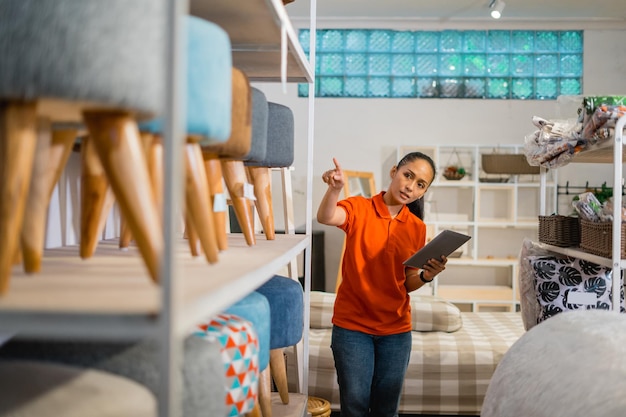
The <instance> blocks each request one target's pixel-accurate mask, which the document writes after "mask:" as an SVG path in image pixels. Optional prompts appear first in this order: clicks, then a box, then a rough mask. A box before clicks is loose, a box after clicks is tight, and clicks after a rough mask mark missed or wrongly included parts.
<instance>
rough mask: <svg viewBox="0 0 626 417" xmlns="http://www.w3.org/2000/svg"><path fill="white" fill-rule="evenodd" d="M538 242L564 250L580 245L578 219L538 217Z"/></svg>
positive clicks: (556, 216) (555, 216)
mask: <svg viewBox="0 0 626 417" xmlns="http://www.w3.org/2000/svg"><path fill="white" fill-rule="evenodd" d="M539 241H540V242H543V243H547V244H549V245H554V246H560V247H564V248H566V247H570V246H578V245H579V244H580V223H579V219H578V217H572V216H559V215H553V216H539Z"/></svg>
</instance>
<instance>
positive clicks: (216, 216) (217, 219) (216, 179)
mask: <svg viewBox="0 0 626 417" xmlns="http://www.w3.org/2000/svg"><path fill="white" fill-rule="evenodd" d="M204 168H205V170H206V175H207V181H208V183H209V192H210V193H211V207H213V205H214V204H215V198H216V197H215V196H216V195H218V194H221V195H222V196H223V195H224V185H223V182H222V178H223V177H222V165H221V164H220V161H219V159H215V158H205V159H204ZM224 204H226V203H225V202H224ZM213 222H214V223H215V235H216V236H217V247H218V248H219V249H220V250H222V251H223V250H226V249H228V237H227V236H226V211H214V212H213Z"/></svg>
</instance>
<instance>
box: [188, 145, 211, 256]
mask: <svg viewBox="0 0 626 417" xmlns="http://www.w3.org/2000/svg"><path fill="white" fill-rule="evenodd" d="M185 162H186V164H185V166H186V179H187V184H186V186H185V195H186V199H185V203H186V207H185V212H186V213H187V218H188V219H189V221H190V223H191V228H192V229H193V230H194V231H195V233H196V234H197V236H198V239H199V240H200V244H201V245H202V250H203V251H204V256H205V257H206V259H207V261H208V262H209V263H215V262H217V260H218V252H219V250H218V247H217V238H216V236H215V225H214V223H213V210H212V209H211V197H210V196H209V184H208V182H207V175H206V171H205V169H204V159H203V158H202V150H201V149H200V145H199V144H197V143H187V144H186V145H185ZM190 237H191V235H190ZM190 242H191V239H190Z"/></svg>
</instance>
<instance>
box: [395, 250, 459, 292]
mask: <svg viewBox="0 0 626 417" xmlns="http://www.w3.org/2000/svg"><path fill="white" fill-rule="evenodd" d="M447 262H448V258H446V257H445V256H442V257H441V260H440V261H438V260H436V259H434V258H432V259H429V260H428V263H426V264H425V265H424V269H417V268H409V267H406V268H404V273H405V275H406V281H405V282H404V287H405V288H406V290H407V292H411V291H415V290H418V289H420V288H422V287H423V286H424V285H425V284H428V283H429V282H431V281H432V280H433V279H435V277H436V276H437V274H439V273H440V272H441V271H443V270H444V269H446V263H447Z"/></svg>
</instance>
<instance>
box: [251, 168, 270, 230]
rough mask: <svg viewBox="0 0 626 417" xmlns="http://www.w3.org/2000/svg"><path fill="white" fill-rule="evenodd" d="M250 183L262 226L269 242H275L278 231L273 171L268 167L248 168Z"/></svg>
mask: <svg viewBox="0 0 626 417" xmlns="http://www.w3.org/2000/svg"><path fill="white" fill-rule="evenodd" d="M246 169H247V172H248V177H249V178H250V182H251V183H252V185H254V196H255V197H256V201H255V202H254V204H255V205H256V209H257V211H258V213H259V218H260V219H261V225H262V226H263V231H264V232H265V237H266V239H267V240H274V239H275V237H276V229H275V227H274V206H273V204H272V179H271V171H270V169H269V168H267V167H252V166H249V167H246Z"/></svg>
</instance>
